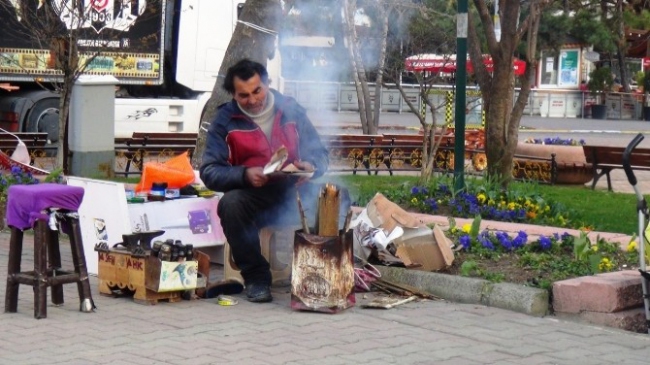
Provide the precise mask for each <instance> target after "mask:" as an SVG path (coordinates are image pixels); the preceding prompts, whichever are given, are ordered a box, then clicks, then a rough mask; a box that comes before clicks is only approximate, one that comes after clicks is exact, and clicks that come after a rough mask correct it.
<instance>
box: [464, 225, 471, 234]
mask: <svg viewBox="0 0 650 365" xmlns="http://www.w3.org/2000/svg"><path fill="white" fill-rule="evenodd" d="M471 230H472V225H471V224H469V223H465V224H463V232H465V233H469V231H471Z"/></svg>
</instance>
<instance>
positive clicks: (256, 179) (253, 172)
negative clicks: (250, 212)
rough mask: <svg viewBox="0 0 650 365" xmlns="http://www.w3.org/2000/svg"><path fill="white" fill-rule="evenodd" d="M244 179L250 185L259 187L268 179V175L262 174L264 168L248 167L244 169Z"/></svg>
mask: <svg viewBox="0 0 650 365" xmlns="http://www.w3.org/2000/svg"><path fill="white" fill-rule="evenodd" d="M246 181H248V183H249V184H251V186H252V187H255V188H260V187H262V186H264V185H265V184H266V182H267V181H269V177H268V176H267V175H264V170H263V169H262V168H261V167H249V168H247V169H246Z"/></svg>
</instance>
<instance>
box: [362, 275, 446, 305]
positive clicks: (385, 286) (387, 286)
mask: <svg viewBox="0 0 650 365" xmlns="http://www.w3.org/2000/svg"><path fill="white" fill-rule="evenodd" d="M372 285H374V286H376V287H378V288H381V289H382V290H390V291H391V292H393V293H395V294H400V295H404V296H411V295H415V296H418V297H420V298H424V299H437V300H440V299H442V298H440V297H437V296H435V295H432V294H429V293H427V292H425V291H422V290H420V289H418V288H416V287H413V286H411V285H407V284H399V283H395V282H392V281H388V280H386V279H383V278H379V279H377V280H376V281H374V282H372Z"/></svg>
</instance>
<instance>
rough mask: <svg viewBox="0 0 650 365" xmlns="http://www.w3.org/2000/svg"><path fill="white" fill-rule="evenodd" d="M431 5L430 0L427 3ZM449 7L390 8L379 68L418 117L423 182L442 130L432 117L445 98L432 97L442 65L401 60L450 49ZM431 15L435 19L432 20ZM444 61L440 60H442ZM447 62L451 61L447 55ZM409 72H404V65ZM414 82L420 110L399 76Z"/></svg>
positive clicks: (428, 174) (419, 58)
mask: <svg viewBox="0 0 650 365" xmlns="http://www.w3.org/2000/svg"><path fill="white" fill-rule="evenodd" d="M430 5H432V4H430ZM454 11H455V10H454V9H453V8H451V7H445V5H444V4H439V3H438V4H436V5H435V6H417V7H414V6H411V7H406V6H402V7H399V8H394V9H393V11H392V14H390V18H391V19H393V20H396V21H395V22H394V23H393V24H392V25H393V27H392V28H393V29H392V30H391V32H390V42H389V46H388V49H387V52H386V64H385V66H384V67H383V68H382V73H383V74H384V75H385V79H386V82H391V83H395V85H396V87H397V89H398V90H399V91H400V94H401V96H402V100H404V102H405V103H406V104H407V105H408V107H409V109H410V111H411V112H412V113H413V115H414V117H415V118H417V119H418V122H419V123H420V128H421V130H422V133H423V135H424V137H423V145H422V156H421V161H422V168H421V170H420V179H419V180H420V183H421V184H426V183H427V182H428V181H429V180H430V179H431V177H432V175H433V170H434V168H435V167H436V166H435V164H436V154H437V151H438V148H439V146H440V142H441V141H442V136H443V135H444V134H445V130H446V126H445V125H444V124H442V125H441V123H439V121H438V120H437V118H436V115H437V114H438V111H439V110H440V109H441V108H444V107H445V104H446V101H447V100H446V98H445V97H444V96H443V97H440V98H438V97H434V95H433V92H434V90H435V88H436V85H440V84H441V83H444V80H443V78H444V76H445V75H444V74H443V72H442V71H443V68H442V67H440V68H439V69H438V70H436V69H435V68H426V67H422V68H420V67H418V66H413V64H410V65H409V66H408V67H407V65H406V64H405V59H406V58H407V57H409V59H411V61H414V62H415V64H417V63H418V62H426V60H424V59H423V58H424V57H427V55H426V54H429V55H430V54H433V53H435V54H439V55H440V56H441V57H443V59H444V57H445V56H444V55H449V53H451V52H452V51H453V49H454V42H455V37H454V33H453V29H454V27H455V25H454V23H453V21H454V17H453V12H454ZM434 19H435V21H434ZM443 62H444V61H443ZM447 62H450V63H452V62H453V61H451V60H449V59H448V56H447ZM407 68H408V69H409V72H408V73H407V74H405V69H407ZM404 77H407V78H408V79H409V80H408V81H409V82H411V83H413V82H414V83H416V84H417V90H418V96H419V99H420V100H421V102H422V103H423V108H425V109H426V110H425V112H424V113H422V109H420V105H418V103H417V102H415V101H414V100H412V97H411V95H410V94H408V93H407V89H406V87H405V86H404V84H403V78H404Z"/></svg>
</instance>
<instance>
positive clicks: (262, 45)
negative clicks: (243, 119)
mask: <svg viewBox="0 0 650 365" xmlns="http://www.w3.org/2000/svg"><path fill="white" fill-rule="evenodd" d="M281 17H282V6H281V3H280V0H247V1H246V3H245V5H244V8H243V9H242V13H241V16H240V18H239V20H240V22H239V23H237V27H235V31H234V33H233V35H232V38H231V39H230V43H229V44H228V49H227V50H226V55H225V57H224V59H223V61H222V63H221V67H220V68H219V77H218V79H217V82H216V83H215V85H214V89H213V90H212V96H211V97H210V100H208V103H207V105H206V108H205V113H204V115H203V116H202V117H201V126H200V128H199V136H198V139H197V141H196V149H195V152H194V155H193V157H192V165H193V166H194V167H195V168H198V167H199V166H200V165H201V160H202V158H203V151H205V139H206V135H207V131H208V127H209V125H210V122H211V121H212V120H213V119H214V117H215V116H216V115H217V108H218V106H219V105H221V104H223V103H226V102H228V101H230V100H231V99H232V97H231V95H230V94H228V92H226V91H225V90H224V89H223V87H222V85H223V77H224V76H225V74H226V72H227V70H228V68H229V67H231V66H232V65H234V64H235V63H237V61H239V60H241V59H242V58H248V59H250V60H253V61H256V62H259V63H261V64H263V65H266V64H267V62H268V60H269V59H273V58H274V57H275V50H276V39H277V30H278V29H279V24H280V20H281ZM271 81H272V82H278V81H279V80H271ZM271 86H273V84H272V85H271Z"/></svg>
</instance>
